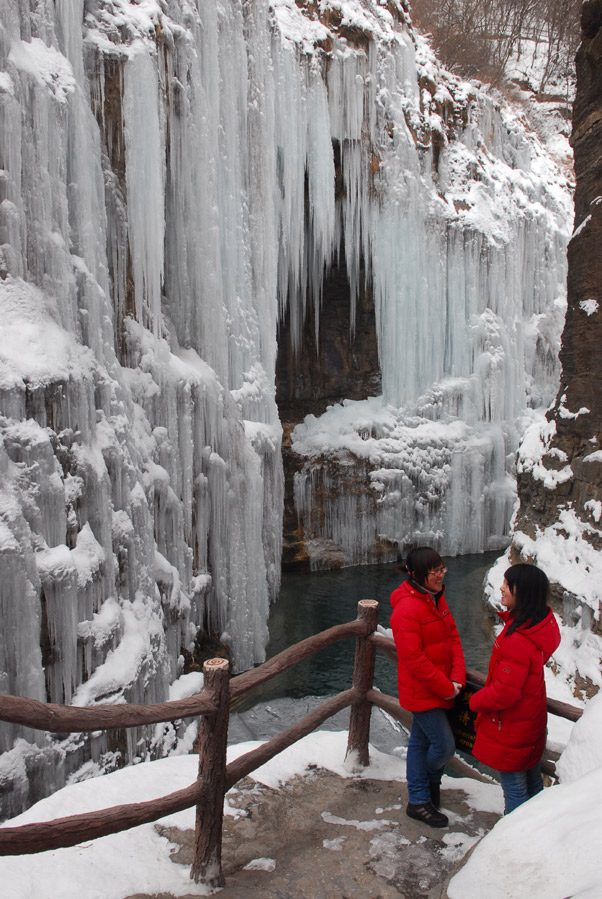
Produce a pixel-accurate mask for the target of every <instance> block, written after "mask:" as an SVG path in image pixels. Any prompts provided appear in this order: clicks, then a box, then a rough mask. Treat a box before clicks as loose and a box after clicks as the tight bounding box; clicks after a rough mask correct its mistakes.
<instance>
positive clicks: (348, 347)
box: [276, 262, 381, 569]
mask: <svg viewBox="0 0 602 899" xmlns="http://www.w3.org/2000/svg"><path fill="white" fill-rule="evenodd" d="M350 310H351V298H350V285H349V279H348V276H347V270H346V267H345V265H344V262H343V263H341V265H340V266H338V267H336V268H335V269H333V270H332V271H331V272H330V274H329V276H328V277H327V278H326V279H325V283H324V286H323V303H322V305H321V308H320V309H319V311H318V312H317V313H315V314H314V315H312V314H311V313H310V314H309V315H307V317H306V319H305V323H304V331H303V339H302V347H303V351H302V352H295V349H294V347H293V343H292V340H291V334H290V315H287V316H286V319H285V321H284V322H283V323H282V325H281V328H280V334H279V341H278V361H277V365H276V378H277V392H276V402H277V403H278V410H279V414H280V418H281V421H282V428H283V441H282V461H283V467H284V478H285V499H284V521H283V546H282V566H283V568H284V569H292V568H308V567H309V565H310V559H309V555H308V553H307V550H306V546H305V533H304V528H303V527H301V526H300V525H299V521H298V518H297V510H296V507H295V498H294V493H295V490H294V484H295V474H296V473H299V472H301V470H302V468H303V465H304V459H303V458H302V457H301V456H299V455H298V454H297V453H295V452H293V450H292V447H291V432H292V430H293V428H294V427H295V425H297V424H299V423H300V422H302V421H303V419H304V418H305V416H306V415H308V414H313V415H321V414H322V413H323V412H324V411H325V410H326V408H327V406H329V405H331V404H333V403H339V402H342V401H343V400H344V399H352V400H361V399H365V398H366V396H376V395H378V394H380V392H381V374H380V365H379V360H378V341H377V334H376V321H375V316H374V299H373V297H372V294H371V292H370V291H369V290H367V289H366V288H365V287H364V286H362V288H361V289H360V291H359V295H358V301H357V308H356V313H355V325H354V327H352V325H351V316H350ZM334 480H335V483H337V485H340V473H339V474H337V475H335V479H334ZM359 489H360V492H363V493H365V494H369V492H370V490H369V484H368V479H367V477H364V478H362V479H361V484H360V488H359ZM322 506H323V504H320V508H321V507H322ZM317 514H318V515H319V514H320V509H318V510H317ZM341 564H342V557H341V554H340V553H337V551H336V549H335V551H334V554H333V555H331V556H329V558H328V561H327V564H326V565H325V567H328V568H338V567H339V566H340V565H341Z"/></svg>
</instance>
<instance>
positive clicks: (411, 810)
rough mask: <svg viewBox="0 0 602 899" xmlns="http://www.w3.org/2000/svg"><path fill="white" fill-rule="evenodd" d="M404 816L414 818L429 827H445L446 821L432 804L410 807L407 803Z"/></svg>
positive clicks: (426, 803)
mask: <svg viewBox="0 0 602 899" xmlns="http://www.w3.org/2000/svg"><path fill="white" fill-rule="evenodd" d="M406 815H407V816H408V817H409V818H416V820H417V821H422V822H423V823H424V824H428V825H429V826H430V827H447V825H448V824H449V821H448V819H447V818H446V817H445V815H444V814H443V813H442V812H438V811H437V809H436V808H435V806H434V805H433V803H432V802H425V804H424V805H412V803H411V802H410V803H408V806H407V808H406Z"/></svg>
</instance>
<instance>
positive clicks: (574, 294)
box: [511, 0, 602, 696]
mask: <svg viewBox="0 0 602 899" xmlns="http://www.w3.org/2000/svg"><path fill="white" fill-rule="evenodd" d="M581 25H582V36H583V40H582V43H581V46H580V48H579V51H578V53H577V93H576V99H575V105H574V113H573V135H572V144H573V149H574V157H575V175H576V192H575V231H574V233H573V236H572V239H571V241H570V243H569V248H568V279H567V284H568V309H567V314H566V322H565V328H564V332H563V335H562V348H561V352H560V362H561V365H562V373H561V379H560V387H559V390H558V395H557V397H556V401H555V402H554V404H553V405H552V407H551V408H550V410H549V411H548V412H547V415H546V417H547V425H546V426H545V427H544V429H543V431H541V432H540V433H539V434H538V435H535V436H534V439H533V440H532V439H530V438H529V439H526V440H525V444H524V445H523V446H522V447H521V449H520V450H519V461H518V466H517V470H518V495H519V499H520V506H519V510H518V514H517V517H516V522H515V530H514V535H513V544H512V552H511V557H512V559H513V560H515V561H518V560H520V559H527V560H533V561H535V562H536V563H537V564H539V565H541V566H542V567H543V568H544V570H546V572H547V573H548V574H549V576H550V579H551V581H552V596H553V600H554V602H555V608H556V610H557V611H558V612H561V613H562V617H563V619H564V622H565V624H568V625H572V626H573V627H572V628H571V629H570V636H568V635H567V636H568V641H569V642H572V643H573V644H574V648H575V651H576V656H575V657H576V659H577V668H576V669H575V671H574V672H572V677H574V690H575V692H576V693H579V694H582V695H590V696H591V695H592V694H593V693H595V692H596V691H597V690H598V689H599V688H600V685H601V683H602V679H601V678H600V674H599V665H597V664H596V658H595V654H597V656H598V657H599V656H600V655H602V641H601V638H602V627H601V615H600V609H601V602H602V590H601V589H600V561H599V559H600V557H599V553H600V550H602V527H601V523H602V447H601V445H600V441H601V439H602V340H601V338H602V311H601V310H600V304H601V303H602V256H601V254H600V246H601V245H602V172H601V170H600V143H601V141H602V0H591V2H589V3H585V4H584V7H583V14H582V20H581ZM588 644H589V645H590V650H589V652H590V653H591V649H592V647H593V649H594V657H593V658H592V657H591V655H590V656H588V655H587V652H586V655H585V656H584V659H583V662H581V661H579V652H580V649H581V647H583V648H584V649H585V647H586V646H587V645H588ZM596 647H597V648H596ZM588 659H589V661H588ZM582 666H583V672H584V674H582V673H581V667H582ZM569 677H570V678H571V672H569Z"/></svg>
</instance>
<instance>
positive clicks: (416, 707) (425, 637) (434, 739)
mask: <svg viewBox="0 0 602 899" xmlns="http://www.w3.org/2000/svg"><path fill="white" fill-rule="evenodd" d="M405 570H406V572H407V574H408V576H409V577H408V580H407V581H404V582H403V584H401V586H399V587H398V588H397V589H396V590H394V591H393V593H392V594H391V605H392V606H393V612H392V614H391V628H392V629H393V636H394V638H395V646H396V648H397V659H398V664H397V687H398V691H399V703H400V705H401V706H402V708H404V709H408V711H410V712H412V713H413V715H412V730H411V732H410V739H409V742H408V755H407V766H406V776H407V782H408V798H409V804H408V807H407V809H406V814H408V815H409V816H410V818H416V819H417V820H419V821H423V822H424V823H425V824H430V826H431V827H446V826H447V824H448V819H447V817H446V816H445V815H444V814H442V813H441V812H440V811H438V809H439V804H440V786H441V776H442V774H443V769H444V767H445V764H446V762H447V761H449V759H450V758H451V757H452V755H453V754H454V751H455V748H456V747H455V743H454V737H453V734H452V731H451V728H450V726H449V722H448V720H447V715H446V714H445V710H446V709H449V708H451V707H452V706H453V703H454V699H455V697H456V696H457V695H458V693H459V692H460V690H461V689H462V686H463V685H464V683H465V680H466V668H465V664H464V653H463V652H462V645H461V643H460V637H459V634H458V631H457V628H456V624H455V622H454V619H453V617H452V614H451V612H450V610H449V608H448V605H447V603H446V601H445V596H444V595H443V577H444V575H445V572H446V571H447V569H446V568H445V567H444V565H443V560H442V559H441V556H440V555H439V554H438V553H437V552H436V551H435V550H434V549H432V548H431V547H429V546H419V547H417V548H416V549H413V550H411V551H410V552H409V553H408V557H407V559H406V563H405Z"/></svg>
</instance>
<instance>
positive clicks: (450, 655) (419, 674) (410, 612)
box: [391, 581, 466, 712]
mask: <svg viewBox="0 0 602 899" xmlns="http://www.w3.org/2000/svg"><path fill="white" fill-rule="evenodd" d="M391 605H392V606H393V612H392V613H391V627H392V629H393V636H394V638H395V646H396V647H397V688H398V690H399V704H400V705H401V707H402V708H404V709H407V710H408V711H409V712H425V711H427V710H428V709H437V708H443V709H449V708H451V707H452V705H453V704H454V701H453V699H451V698H450V697H451V696H452V695H453V692H454V685H453V683H452V681H456V682H457V683H459V684H464V683H466V667H465V664H464V653H463V652H462V644H461V643H460V636H459V634H458V630H457V628H456V623H455V621H454V619H453V618H452V614H451V612H450V610H449V608H448V605H447V603H446V601H445V597H444V595H443V592H441V593H440V594H439V599H438V604H435V600H434V598H433V596H432V595H431V594H430V593H426V592H423V591H422V590H420V589H419V588H418V587H417V586H416V585H415V584H414V583H411V582H410V581H404V582H403V584H401V586H399V587H398V588H397V590H394V591H393V593H392V594H391Z"/></svg>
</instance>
